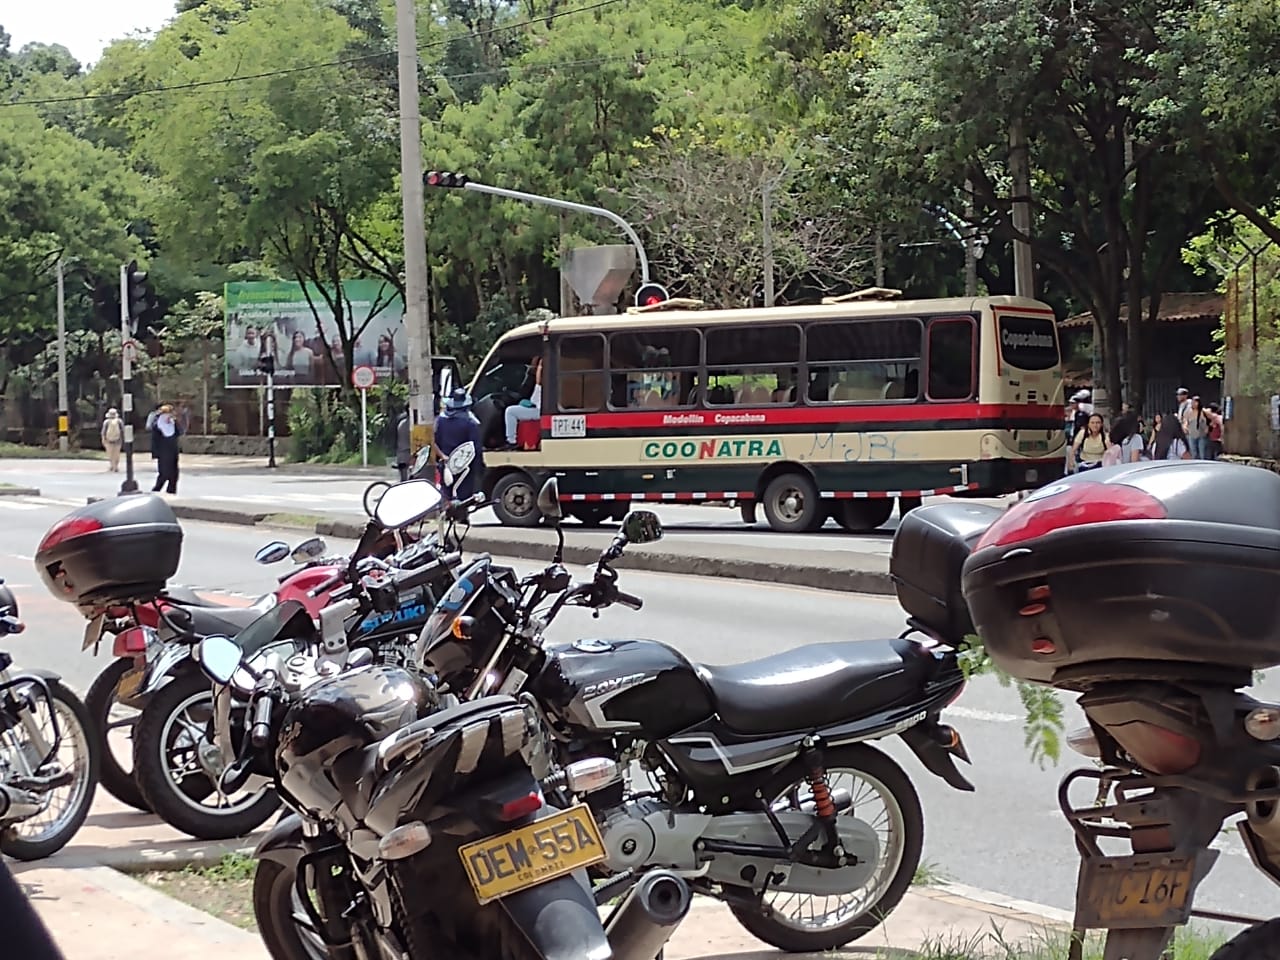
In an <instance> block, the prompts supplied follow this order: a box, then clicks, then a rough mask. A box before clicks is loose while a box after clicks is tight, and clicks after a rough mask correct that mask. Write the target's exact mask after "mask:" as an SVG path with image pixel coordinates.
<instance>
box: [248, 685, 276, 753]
mask: <svg viewBox="0 0 1280 960" xmlns="http://www.w3.org/2000/svg"><path fill="white" fill-rule="evenodd" d="M249 739H250V741H251V742H252V743H253V745H254V746H255V747H259V748H261V747H264V746H266V744H267V741H268V740H270V739H271V697H269V696H262V697H259V698H258V701H257V702H256V703H255V704H254V705H253V727H252V728H251V729H250V731H249Z"/></svg>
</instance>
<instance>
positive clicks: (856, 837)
mask: <svg viewBox="0 0 1280 960" xmlns="http://www.w3.org/2000/svg"><path fill="white" fill-rule="evenodd" d="M539 501H540V502H539V508H540V510H541V511H542V513H543V515H544V516H546V517H548V518H550V519H551V520H552V521H553V522H555V523H556V526H557V533H558V534H559V548H558V549H557V552H556V557H555V560H554V561H553V563H552V564H551V565H550V566H549V567H547V568H546V569H545V570H543V571H542V572H540V573H538V574H535V575H533V576H529V577H525V578H523V579H521V578H519V577H518V576H517V575H516V573H515V571H513V570H511V569H510V568H507V567H504V566H501V565H499V564H497V563H495V562H494V561H493V560H492V559H491V558H488V557H482V558H480V559H478V560H476V561H475V562H474V563H472V564H471V566H470V567H468V568H467V569H466V571H465V572H464V573H463V574H462V575H461V576H460V577H459V579H458V582H457V583H456V584H455V585H454V587H453V588H452V590H451V591H450V592H449V593H448V594H447V595H446V596H445V597H444V599H442V600H441V602H440V603H439V605H438V606H437V608H436V611H435V613H434V614H433V615H432V618H431V620H430V621H429V622H428V624H427V626H426V627H425V628H424V630H423V633H422V638H421V641H420V649H419V653H418V656H419V658H420V660H421V661H422V663H423V665H424V669H428V670H429V671H431V672H432V673H434V674H436V675H437V676H438V677H439V679H440V681H441V684H442V686H441V690H442V692H444V693H445V694H448V695H454V696H457V697H459V698H461V699H462V700H464V701H466V700H472V699H475V698H479V697H484V696H487V695H491V694H494V693H497V694H507V695H513V696H515V695H518V696H520V697H522V699H524V700H525V701H526V702H527V703H529V704H530V705H531V706H534V707H535V708H536V709H537V710H538V711H539V712H540V713H542V714H543V715H544V717H545V719H546V722H547V724H548V726H549V728H550V729H551V730H552V733H553V737H554V740H555V744H556V754H557V755H556V757H555V760H556V764H557V766H558V767H559V768H560V769H561V774H560V784H561V787H562V788H563V790H564V796H565V798H566V800H568V799H573V798H578V797H580V798H583V799H584V801H585V802H586V803H587V805H588V806H589V807H590V809H591V810H592V813H593V815H594V817H595V819H596V822H597V823H598V825H599V828H600V832H601V836H602V839H603V842H604V845H605V849H606V851H607V856H606V857H605V859H604V860H603V861H601V862H600V863H599V864H597V865H595V867H594V868H593V873H594V875H595V878H596V879H597V881H599V886H598V887H597V890H596V894H597V899H598V900H600V901H602V902H603V901H604V900H606V899H608V898H609V897H611V896H616V895H617V894H618V893H619V892H621V891H624V890H626V889H627V888H628V886H629V885H630V884H632V883H634V882H635V881H636V879H637V878H638V877H642V876H644V874H645V872H646V871H649V870H653V869H655V868H663V869H673V870H676V871H679V872H680V873H682V874H683V875H684V876H687V877H691V878H693V879H692V884H693V889H694V890H695V891H696V892H698V893H702V894H706V895H709V896H712V897H715V898H717V899H719V900H721V901H723V902H725V903H727V904H728V905H729V906H730V908H731V909H732V910H733V912H734V914H735V916H736V917H737V919H738V920H739V922H740V923H741V924H742V925H743V926H744V927H746V928H747V929H748V930H749V931H750V932H751V933H752V934H754V935H755V936H757V937H759V938H760V939H761V940H763V941H765V942H766V943H769V944H771V945H773V946H775V947H778V948H780V949H783V950H789V951H820V950H829V949H834V948H837V947H839V946H841V945H843V944H845V943H848V942H849V941H851V940H853V939H855V938H857V937H859V936H861V935H863V934H865V933H866V932H867V931H869V930H871V929H872V928H873V927H875V926H876V925H877V924H878V923H879V922H880V921H881V920H882V919H883V918H884V917H885V916H886V915H887V914H888V913H889V912H890V911H891V910H892V909H893V907H895V906H896V905H897V903H898V901H899V900H900V899H901V898H902V896H903V894H904V893H905V892H906V890H907V888H908V886H909V885H910V883H911V880H912V877H913V875H914V873H915V870H916V867H917V865H918V863H919V859H920V853H921V844H922V840H923V835H924V825H923V815H922V812H921V807H920V801H919V798H918V796H917V794H916V791H915V788H914V787H913V786H912V784H911V781H910V779H909V778H908V777H907V775H906V774H905V773H904V772H903V770H902V769H901V768H900V767H899V766H898V765H897V764H896V763H895V762H894V761H893V760H892V759H890V758H889V757H888V756H887V755H886V754H884V753H882V752H881V751H878V750H876V749H875V748H873V747H871V746H869V745H868V743H869V741H873V740H877V739H882V738H885V737H890V736H901V737H902V738H903V740H904V741H905V742H906V743H907V744H908V745H909V746H910V747H911V749H912V750H913V751H914V752H915V754H916V755H917V756H918V757H919V758H920V760H921V761H922V762H923V763H924V765H925V767H926V768H927V769H929V770H930V771H931V772H933V773H934V774H936V775H938V776H940V777H942V778H943V779H944V780H945V781H946V782H947V783H949V784H951V785H952V786H953V787H955V788H957V789H960V790H972V789H973V788H972V786H971V785H970V784H969V783H968V782H967V781H966V780H965V779H964V778H963V777H962V776H961V774H960V772H959V770H958V769H957V768H956V765H955V763H954V759H953V758H956V757H958V758H960V759H965V760H967V756H966V754H965V751H964V748H963V746H962V744H961V741H960V737H959V734H958V733H956V731H954V730H953V729H952V728H950V727H948V726H945V725H943V724H942V723H941V722H940V720H939V715H940V713H941V712H942V710H943V709H944V708H945V707H947V706H948V705H949V704H950V703H951V702H953V701H954V700H955V699H956V698H957V697H958V696H959V695H960V692H961V691H962V689H963V688H964V684H965V681H964V677H963V675H962V673H961V671H960V669H959V666H958V664H957V659H956V653H955V650H954V649H953V645H954V644H956V643H958V642H959V640H960V639H961V637H960V636H953V635H948V634H946V633H945V632H943V631H932V632H929V633H926V634H925V635H924V636H922V637H919V638H912V637H910V636H908V635H904V636H903V637H899V638H893V639H884V640H862V641H846V642H830V643H816V644H808V645H804V646H798V647H795V648H793V649H791V650H789V651H787V652H785V653H781V654H777V655H774V656H770V657H766V658H764V659H762V660H756V661H752V662H749V663H742V664H736V665H733V666H724V667H721V666H707V665H703V664H695V663H692V662H690V661H689V660H688V659H686V658H685V657H684V655H682V654H681V653H680V652H679V651H678V650H676V649H675V648H674V647H672V646H670V645H668V644H665V643H660V642H658V641H654V640H634V639H625V640H623V639H618V640H614V639H583V640H578V641H577V642H574V643H571V644H568V645H564V646H560V645H556V646H548V645H544V641H543V632H544V630H545V629H546V627H547V625H548V624H550V623H551V622H552V621H553V620H554V619H555V617H556V616H557V614H558V613H559V612H560V611H561V610H562V609H564V608H565V607H567V606H580V607H586V608H589V609H592V610H594V611H597V612H598V611H600V610H602V609H604V608H606V607H609V606H611V605H613V604H622V605H624V606H628V607H631V608H633V609H637V610H638V609H640V607H641V606H642V601H641V600H640V598H638V597H635V596H631V595H629V594H626V593H624V592H622V591H621V590H619V589H618V586H617V579H618V576H617V573H616V572H615V571H614V570H613V568H612V567H611V564H612V562H613V561H615V560H617V559H618V558H619V557H620V556H621V555H622V552H623V550H624V548H625V547H626V545H627V544H628V543H648V542H652V541H654V540H657V539H659V538H660V537H661V536H662V528H661V524H660V523H659V522H658V518H657V517H656V516H655V515H654V514H652V513H650V512H647V511H636V512H632V513H630V514H628V516H627V517H626V519H625V520H624V522H623V525H622V531H621V533H620V534H619V536H618V537H617V538H616V539H615V540H614V542H613V544H612V545H611V546H610V547H609V548H608V549H607V550H606V551H605V552H604V553H603V554H602V556H601V557H600V560H599V562H598V563H597V565H596V568H595V572H594V575H593V576H592V578H591V579H590V580H589V581H587V582H585V583H574V582H573V581H572V579H571V578H570V576H569V573H568V571H567V570H565V568H564V567H563V565H562V564H561V557H562V555H563V547H564V537H563V534H562V533H560V532H559V518H560V510H559V495H558V490H557V489H556V482H555V481H554V479H553V480H550V481H548V483H547V485H546V486H545V487H544V489H543V491H542V493H541V495H540V497H539ZM956 582H957V585H958V574H957V577H956ZM548 601H550V603H549V606H548V607H546V608H543V604H544V603H547V602H548ZM911 632H912V631H908V634H910V633H911ZM591 758H605V759H604V760H600V759H591ZM586 760H590V761H591V762H585V761H586ZM632 760H638V761H639V762H640V764H641V766H642V768H643V769H644V771H645V772H646V774H647V776H648V778H649V779H650V780H651V784H634V785H633V784H632V783H631V782H630V777H629V776H628V774H627V771H628V770H629V768H630V766H631V763H630V761H632ZM846 780H847V781H848V784H847V785H846V784H845V782H844V781H846ZM806 900H812V901H816V902H813V903H805V902H804V901H806ZM833 904H834V905H833Z"/></svg>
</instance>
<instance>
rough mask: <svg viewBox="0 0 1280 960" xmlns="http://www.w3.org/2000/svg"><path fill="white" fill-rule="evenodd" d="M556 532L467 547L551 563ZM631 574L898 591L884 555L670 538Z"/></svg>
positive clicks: (199, 508) (195, 516)
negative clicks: (894, 587)
mask: <svg viewBox="0 0 1280 960" xmlns="http://www.w3.org/2000/svg"><path fill="white" fill-rule="evenodd" d="M171 503H172V506H173V511H174V513H175V514H176V515H177V516H178V518H179V519H183V520H198V521H204V522H207V523H227V524H235V525H238V526H251V527H253V526H261V527H263V528H282V529H289V530H307V531H312V532H315V533H317V534H319V535H320V536H326V537H340V538H345V539H358V538H359V537H360V535H361V534H362V533H363V532H364V523H363V522H362V521H360V520H358V519H356V518H349V519H348V518H338V519H335V518H325V517H321V516H315V515H309V514H288V515H287V516H285V517H284V518H283V519H281V515H280V514H278V513H276V512H272V511H269V510H262V509H252V508H247V507H243V506H239V505H237V504H233V503H222V502H183V501H181V500H174V501H171ZM612 538H613V534H612V533H610V532H607V531H600V530H580V529H574V528H571V527H566V528H565V562H566V563H573V564H584V565H585V564H590V563H594V562H595V561H596V559H597V558H598V557H599V556H600V552H601V550H603V549H604V548H605V547H606V546H607V545H608V544H609V542H610V540H611V539H612ZM555 543H556V538H555V533H554V531H552V530H551V529H550V528H547V527H533V528H516V527H488V526H486V527H472V528H471V532H470V533H469V534H468V535H467V538H466V542H465V544H464V546H465V549H466V551H467V553H468V554H478V553H489V554H494V555H496V556H503V557H512V558H514V559H517V560H534V561H542V562H544V563H545V562H549V561H550V559H551V556H552V554H553V553H554V552H555ZM618 566H619V567H621V568H623V569H631V570H648V571H655V572H660V573H667V574H685V575H689V576H698V577H722V578H727V579H733V580H750V581H756V582H761V583H774V584H785V585H787V586H797V587H810V588H813V589H818V590H834V591H838V592H841V593H870V594H880V595H890V596H891V595H892V594H893V592H894V591H893V581H892V580H891V579H890V578H889V571H888V559H887V558H886V557H885V556H883V555H881V554H874V553H861V552H856V551H838V550H819V549H814V550H795V549H779V548H774V547H770V546H767V545H764V544H762V545H760V546H755V545H743V544H741V543H736V544H735V543H727V542H726V543H714V542H708V540H706V539H693V538H689V537H683V536H679V535H676V536H668V537H667V538H666V539H664V540H663V541H662V542H661V543H660V544H656V545H652V546H644V547H636V548H635V549H633V550H631V551H630V552H628V553H627V554H626V555H625V556H624V557H623V558H622V559H621V560H620V561H619V563H618Z"/></svg>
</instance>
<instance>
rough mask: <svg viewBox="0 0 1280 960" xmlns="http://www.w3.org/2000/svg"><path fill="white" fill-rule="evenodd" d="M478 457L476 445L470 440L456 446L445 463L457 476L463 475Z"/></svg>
mask: <svg viewBox="0 0 1280 960" xmlns="http://www.w3.org/2000/svg"><path fill="white" fill-rule="evenodd" d="M475 458H476V445H475V444H474V443H472V442H471V441H470V440H468V441H467V442H466V443H462V444H459V445H458V446H457V447H455V448H454V451H453V453H451V454H449V459H448V460H446V461H445V465H446V466H447V467H448V468H449V469H450V470H451V471H453V475H454V476H455V477H457V476H461V475H462V474H463V473H464V472H465V471H466V470H467V468H468V467H470V466H471V464H472V462H473V461H474V460H475Z"/></svg>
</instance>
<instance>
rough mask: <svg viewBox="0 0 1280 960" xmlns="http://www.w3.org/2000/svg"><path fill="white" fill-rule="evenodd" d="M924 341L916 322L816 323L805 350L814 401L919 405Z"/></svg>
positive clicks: (810, 399) (887, 320) (810, 330)
mask: <svg viewBox="0 0 1280 960" xmlns="http://www.w3.org/2000/svg"><path fill="white" fill-rule="evenodd" d="M923 339H924V336H923V327H922V325H921V323H920V321H919V320H917V319H915V318H913V317H903V318H892V319H890V318H877V319H867V320H837V321H833V322H829V323H814V324H811V325H810V326H809V328H808V330H807V333H806V350H805V354H806V358H807V360H808V363H809V402H810V403H876V402H885V401H898V402H901V403H912V402H914V401H916V400H918V399H919V398H920V358H921V355H922V354H923V349H922V348H923Z"/></svg>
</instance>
